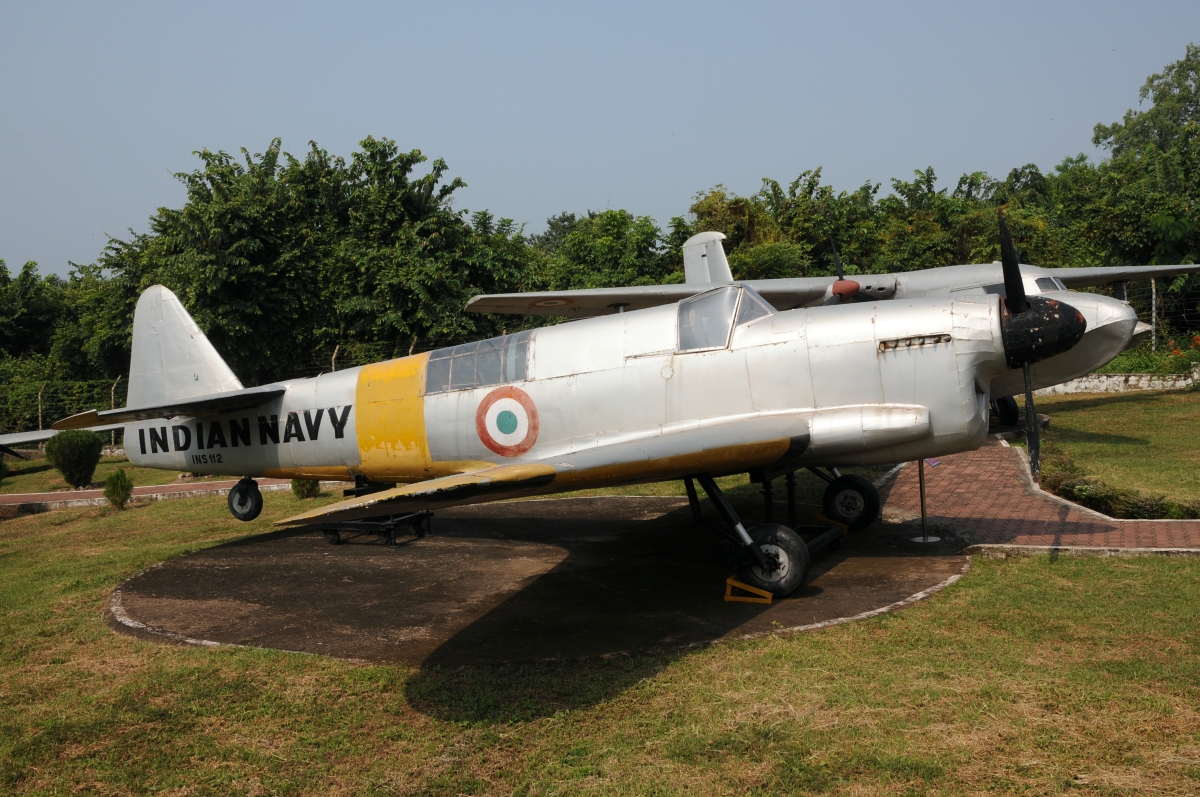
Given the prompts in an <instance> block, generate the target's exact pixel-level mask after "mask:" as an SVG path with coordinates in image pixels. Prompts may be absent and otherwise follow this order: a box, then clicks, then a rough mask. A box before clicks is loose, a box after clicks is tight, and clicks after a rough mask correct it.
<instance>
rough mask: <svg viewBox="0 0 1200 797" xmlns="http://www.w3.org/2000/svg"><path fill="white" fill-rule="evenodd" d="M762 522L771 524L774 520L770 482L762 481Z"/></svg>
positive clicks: (773, 499) (773, 493)
mask: <svg viewBox="0 0 1200 797" xmlns="http://www.w3.org/2000/svg"><path fill="white" fill-rule="evenodd" d="M762 493H763V520H765V521H766V522H767V523H772V522H774V520H775V492H774V491H773V490H772V489H771V480H770V479H767V478H764V479H763V480H762Z"/></svg>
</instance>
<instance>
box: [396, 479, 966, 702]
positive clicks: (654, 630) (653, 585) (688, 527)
mask: <svg viewBox="0 0 1200 797" xmlns="http://www.w3.org/2000/svg"><path fill="white" fill-rule="evenodd" d="M563 503H564V508H566V507H567V506H568V505H569V504H568V502H563ZM509 507H510V508H509V510H508V511H509V512H511V513H512V514H511V515H506V516H505V517H504V518H503V519H501V520H499V522H498V519H497V518H495V517H491V518H489V520H488V525H489V530H488V531H487V532H484V533H488V534H490V533H500V534H505V535H513V537H514V538H515V537H520V538H522V539H525V540H528V541H538V540H540V541H548V540H547V539H546V537H545V536H544V531H542V530H543V529H545V527H546V522H545V521H546V518H545V516H544V514H542V513H541V512H539V513H538V516H537V517H536V518H534V517H524V518H523V517H522V516H521V513H520V509H519V507H520V504H510V505H509ZM746 509H747V510H748V509H749V507H746ZM747 514H748V515H749V512H747ZM747 519H752V518H747ZM576 522H577V523H578V524H580V525H579V526H578V529H579V531H578V532H577V533H576V534H575V535H572V536H573V537H574V538H575V539H574V541H567V540H561V539H559V540H554V541H555V542H556V543H557V544H562V545H564V547H566V548H567V550H568V555H567V557H566V558H565V559H563V560H562V562H560V563H559V564H558V565H557V566H556V567H555V568H553V569H552V570H550V571H548V572H546V573H544V574H542V575H540V576H539V577H537V578H536V579H535V580H534V581H533V582H532V583H530V584H529V585H527V586H525V587H524V588H522V589H521V590H520V591H518V592H517V593H516V594H513V595H511V596H510V597H509V598H508V599H506V600H505V601H503V602H502V603H501V604H499V605H497V606H495V607H493V608H492V609H491V610H490V611H488V612H487V613H485V614H484V615H482V616H480V617H479V618H477V619H475V620H474V621H473V622H471V623H470V624H469V625H468V626H466V627H464V628H462V629H460V630H459V631H458V632H457V633H455V634H453V635H452V636H451V637H450V638H449V639H447V640H445V641H444V642H443V643H442V644H441V645H439V646H438V647H437V649H436V650H434V651H433V652H432V653H431V654H430V655H429V656H427V657H426V658H425V659H424V661H423V662H422V663H421V665H420V666H419V668H418V670H417V672H416V673H414V674H413V676H412V677H411V678H410V679H409V680H408V682H407V685H406V696H407V698H408V700H409V703H410V705H412V706H413V707H414V708H416V709H417V710H419V711H422V712H423V713H426V714H429V715H430V716H434V717H437V718H439V719H444V720H451V721H466V722H507V721H513V720H516V719H531V718H535V717H540V716H547V715H550V714H553V713H555V712H557V711H561V710H564V709H577V708H585V707H587V706H591V705H594V704H596V703H598V702H600V701H603V700H607V699H609V698H611V697H613V696H615V695H617V694H619V693H621V692H622V691H624V690H625V689H627V688H629V687H630V686H632V685H633V684H635V683H637V682H638V681H641V680H644V679H645V678H648V677H651V676H653V675H655V674H656V673H657V672H659V671H660V670H661V669H663V668H664V667H666V666H668V665H670V664H671V663H672V662H674V661H676V660H677V659H679V658H681V657H682V656H684V655H687V653H688V652H689V651H692V650H695V649H697V648H700V647H703V646H706V645H709V644H711V643H712V642H713V641H715V640H718V639H721V638H722V637H726V636H727V635H730V634H731V632H742V631H746V630H753V631H758V632H761V631H762V630H763V628H767V629H769V628H770V627H771V626H770V625H769V624H768V618H766V617H763V615H764V614H766V613H768V612H774V613H776V614H771V615H770V617H775V616H778V617H780V618H781V619H783V620H784V621H785V622H784V623H783V624H782V625H783V626H784V627H790V626H791V625H799V624H804V623H807V622H811V621H813V620H818V621H819V620H821V619H829V618H831V617H837V616H844V615H845V614H847V613H848V614H853V613H856V612H857V611H861V610H862V609H861V608H850V609H844V608H842V607H841V605H840V604H838V605H834V603H835V602H836V601H837V600H838V598H837V596H835V595H823V593H824V589H823V588H822V587H821V586H820V585H818V584H813V583H811V581H812V580H813V579H816V580H820V578H821V576H822V575H824V574H825V573H827V572H829V571H830V570H831V569H833V568H834V567H836V566H837V565H838V564H840V563H841V562H843V561H845V559H846V558H847V557H848V556H854V557H895V556H896V551H895V550H894V549H888V548H887V547H886V546H883V547H882V548H874V547H872V546H873V544H874V543H873V541H874V542H878V540H879V539H880V538H890V537H893V536H894V533H893V532H894V530H895V529H894V528H893V527H887V528H882V527H881V528H880V529H878V530H877V531H876V532H875V533H874V534H873V535H870V536H871V539H870V540H868V539H866V538H865V537H864V538H860V539H861V540H862V541H861V542H857V543H856V544H853V545H852V546H851V550H849V551H847V550H841V551H834V552H830V553H827V554H825V555H822V556H819V557H817V558H816V559H815V561H814V563H813V567H812V570H811V576H810V583H806V584H805V586H804V587H802V588H801V589H800V590H799V591H798V592H797V593H796V594H795V595H793V596H791V597H789V598H787V599H785V600H783V601H776V602H775V604H774V605H773V606H770V607H768V606H763V605H755V604H745V603H725V602H722V601H721V598H720V596H721V594H722V590H723V588H724V580H725V578H726V577H727V576H728V575H730V574H731V573H733V571H734V568H733V565H732V558H733V554H734V552H733V551H731V550H730V549H728V548H725V546H724V544H723V543H721V542H720V541H719V540H718V539H717V538H716V537H715V535H713V534H712V532H710V531H709V530H707V529H705V528H703V527H702V526H699V525H698V524H696V523H695V522H694V521H693V519H692V517H691V513H690V510H689V509H688V508H687V506H686V505H685V506H682V507H680V508H678V509H675V510H673V511H671V512H669V513H668V514H666V515H663V516H662V517H660V518H656V519H654V520H648V521H643V522H641V523H635V524H628V523H626V526H627V530H625V531H623V532H621V533H620V537H621V542H622V543H623V545H624V546H625V551H624V552H623V555H621V556H619V557H613V556H612V551H611V548H610V549H609V550H608V551H607V552H605V551H601V550H594V549H591V548H590V546H592V545H593V543H590V542H589V540H596V539H598V537H601V536H605V533H606V532H607V534H608V535H611V534H613V528H612V527H613V524H612V523H610V522H608V521H604V520H579V521H576ZM471 525H472V524H467V528H464V529H462V531H461V532H458V533H459V534H463V535H471V534H474V533H479V530H476V529H473V528H471V527H470V526H471ZM952 545H953V544H952ZM958 547H961V546H958ZM950 552H951V551H950V549H949V548H947V549H946V550H945V551H941V553H950ZM923 554H924V551H922V552H921V554H919V555H923ZM598 556H599V557H608V561H597V560H596V558H597V557H598ZM914 591H915V590H914ZM907 594H909V593H906V594H905V595H903V596H897V597H906V596H907ZM895 599H896V598H890V599H885V600H884V601H883V604H884V605H886V603H888V602H891V600H895ZM874 605H879V604H872V607H873V606H874ZM808 606H813V607H814V609H813V611H816V612H824V613H825V614H818V615H815V616H812V617H809V616H808V615H806V614H805V611H806V607H808ZM826 615H828V616H826ZM756 621H757V622H756ZM760 625H761V626H763V628H758V626H760ZM737 635H738V634H737V633H734V634H733V636H737Z"/></svg>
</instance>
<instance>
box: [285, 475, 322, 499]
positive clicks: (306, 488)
mask: <svg viewBox="0 0 1200 797" xmlns="http://www.w3.org/2000/svg"><path fill="white" fill-rule="evenodd" d="M292 494H293V495H295V496H296V497H297V498H300V499H304V498H316V497H317V496H318V495H320V494H321V483H320V482H319V481H317V480H316V479H292Z"/></svg>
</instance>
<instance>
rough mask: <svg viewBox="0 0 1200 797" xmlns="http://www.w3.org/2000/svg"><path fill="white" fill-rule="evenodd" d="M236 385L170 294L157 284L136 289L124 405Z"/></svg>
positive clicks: (162, 400)
mask: <svg viewBox="0 0 1200 797" xmlns="http://www.w3.org/2000/svg"><path fill="white" fill-rule="evenodd" d="M241 389H242V383H241V382H240V381H238V378H237V377H236V376H234V373H233V371H231V370H230V369H229V366H228V365H226V364H225V361H224V360H223V359H221V355H219V354H217V350H216V349H214V348H213V345H212V344H211V343H209V341H208V337H207V336H205V334H204V333H203V332H201V331H200V327H198V326H197V325H196V322H195V321H193V320H192V317H191V315H189V314H188V311H187V310H185V309H184V308H183V305H182V304H180V302H179V299H178V298H177V297H176V296H175V294H173V293H171V291H169V290H168V289H166V288H164V287H163V286H162V285H154V286H151V287H150V288H147V289H146V290H145V291H143V292H142V295H141V296H140V297H139V298H138V303H137V309H136V310H134V313H133V352H132V355H131V356H130V360H129V399H128V401H127V405H128V406H130V407H144V406H150V405H156V404H162V403H165V402H168V401H176V400H178V399H181V398H189V397H192V396H204V395H211V394H213V393H224V392H226V391H229V390H241Z"/></svg>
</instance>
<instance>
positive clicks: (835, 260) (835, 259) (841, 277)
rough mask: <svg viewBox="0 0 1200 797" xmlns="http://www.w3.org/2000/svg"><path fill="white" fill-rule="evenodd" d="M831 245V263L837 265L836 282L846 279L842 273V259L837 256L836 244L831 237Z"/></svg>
mask: <svg viewBox="0 0 1200 797" xmlns="http://www.w3.org/2000/svg"><path fill="white" fill-rule="evenodd" d="M829 243H830V244H832V245H833V264H834V265H835V266H837V273H838V282H841V281H842V280H844V279H846V275H845V274H843V273H842V259H841V258H840V257H838V251H837V244H836V243H834V242H833V240H832V239H831V240H830V241H829Z"/></svg>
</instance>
